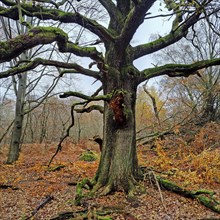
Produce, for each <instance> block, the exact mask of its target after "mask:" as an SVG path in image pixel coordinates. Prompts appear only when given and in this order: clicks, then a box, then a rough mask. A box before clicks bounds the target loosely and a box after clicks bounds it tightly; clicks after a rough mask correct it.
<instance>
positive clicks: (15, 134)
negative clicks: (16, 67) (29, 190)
mask: <svg viewBox="0 0 220 220" xmlns="http://www.w3.org/2000/svg"><path fill="white" fill-rule="evenodd" d="M26 81H27V73H23V74H22V75H20V76H19V82H18V90H17V97H16V108H15V122H14V127H13V130H12V136H11V143H10V147H9V153H8V159H7V163H8V164H11V163H13V162H15V161H16V160H18V157H19V152H20V144H21V135H22V126H23V119H24V101H25V93H26Z"/></svg>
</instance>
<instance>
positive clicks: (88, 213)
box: [50, 206, 123, 220]
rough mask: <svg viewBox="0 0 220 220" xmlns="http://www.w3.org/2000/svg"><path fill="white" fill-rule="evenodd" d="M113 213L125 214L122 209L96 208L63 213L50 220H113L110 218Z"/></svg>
mask: <svg viewBox="0 0 220 220" xmlns="http://www.w3.org/2000/svg"><path fill="white" fill-rule="evenodd" d="M113 213H123V211H122V209H121V208H120V207H116V206H115V207H114V206H112V207H111V206H110V207H101V208H99V209H97V208H95V207H92V208H91V207H90V208H86V209H83V210H81V211H75V212H63V213H60V214H58V216H55V217H53V218H51V219H50V220H63V219H74V220H82V219H99V220H113V218H112V217H111V216H110V215H111V214H113Z"/></svg>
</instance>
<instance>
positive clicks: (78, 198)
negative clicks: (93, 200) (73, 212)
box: [75, 179, 93, 205]
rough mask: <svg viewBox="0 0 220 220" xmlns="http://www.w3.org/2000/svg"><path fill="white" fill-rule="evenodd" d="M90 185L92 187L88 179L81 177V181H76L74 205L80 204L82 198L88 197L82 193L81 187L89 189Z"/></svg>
mask: <svg viewBox="0 0 220 220" xmlns="http://www.w3.org/2000/svg"><path fill="white" fill-rule="evenodd" d="M92 187H93V183H92V182H91V181H90V180H89V179H83V180H82V181H81V182H79V183H77V185H76V197H75V205H81V200H82V198H83V197H88V195H83V188H84V189H87V190H91V189H92Z"/></svg>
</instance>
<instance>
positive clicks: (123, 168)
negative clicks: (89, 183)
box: [94, 79, 138, 194]
mask: <svg viewBox="0 0 220 220" xmlns="http://www.w3.org/2000/svg"><path fill="white" fill-rule="evenodd" d="M105 82H107V83H104V93H106V94H107V93H108V94H109V93H112V98H111V100H110V101H109V102H105V106H104V134H103V146H102V154H101V160H100V164H99V168H98V170H97V173H96V178H95V179H96V185H95V187H94V190H95V191H97V190H98V189H100V188H101V190H100V193H101V194H108V193H109V192H111V191H115V190H122V191H125V192H127V193H130V192H132V191H133V189H134V186H135V183H136V180H135V179H136V177H137V174H138V161H137V153H136V135H135V99H136V84H135V83H134V82H132V81H131V80H126V81H123V80H121V81H120V83H119V81H117V79H115V80H108V81H105ZM118 85H121V86H120V87H119V86H118Z"/></svg>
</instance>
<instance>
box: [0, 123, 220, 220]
mask: <svg viewBox="0 0 220 220" xmlns="http://www.w3.org/2000/svg"><path fill="white" fill-rule="evenodd" d="M209 126H210V125H209ZM213 126H214V125H211V127H212V128H213ZM215 126H217V125H215ZM209 129H211V128H210V127H207V128H204V129H203V131H199V132H198V133H197V136H195V137H194V139H192V140H191V142H190V143H186V142H184V140H183V137H180V135H178V134H177V135H176V136H175V137H174V136H172V137H170V138H166V140H163V141H157V143H156V148H155V149H150V148H148V147H147V146H145V147H144V146H139V148H138V151H139V160H140V164H141V165H142V166H144V167H146V166H147V167H148V168H151V171H150V172H153V173H154V174H155V175H158V174H159V175H162V176H163V177H164V178H167V179H170V180H172V181H174V182H175V183H176V184H178V185H181V186H183V187H186V188H188V189H199V188H203V189H204V188H205V189H209V190H214V191H215V192H216V195H215V196H216V198H217V199H218V200H219V199H220V174H219V171H220V158H219V157H220V151H219V150H220V149H219V148H220V146H219V143H220V142H218V141H219V138H220V137H219V136H217V135H215V133H216V132H211V131H210V130H209ZM215 129H217V127H215ZM219 130H220V129H219ZM215 131H217V130H215ZM201 132H203V134H204V135H202V134H201ZM211 143H214V146H213V144H212V147H211V146H210V145H209V144H211ZM55 148H56V146H55V145H53V144H51V145H39V144H29V145H25V146H23V148H22V154H21V157H20V160H19V161H18V162H17V163H15V164H14V165H5V164H4V163H3V162H4V160H5V158H6V147H5V148H2V149H1V152H0V186H1V189H0V213H1V216H0V219H1V220H14V219H20V220H24V219H27V217H28V216H31V214H32V212H33V211H35V212H36V214H35V215H34V217H32V219H39V220H43V219H50V218H52V217H54V216H57V215H58V214H59V213H60V212H72V211H77V210H83V209H84V208H83V207H80V206H75V205H74V197H75V183H76V182H77V181H79V180H82V179H83V178H85V177H88V178H92V177H93V175H94V173H95V170H96V168H97V165H98V161H95V162H84V161H80V160H79V156H80V154H81V153H82V152H83V151H85V150H86V148H89V149H93V150H96V151H97V152H98V146H92V145H91V142H89V143H81V144H79V145H74V144H72V143H70V142H69V143H66V144H65V146H64V147H63V150H62V151H61V152H60V153H58V155H57V157H56V158H55V160H54V161H53V163H52V165H51V167H50V168H48V167H47V164H48V162H49V160H50V158H51V156H52V155H53V153H54V152H55ZM190 148H191V149H190ZM198 148H199V149H198ZM61 165H62V166H61ZM143 184H144V185H145V187H146V189H147V193H146V194H144V195H140V196H138V197H137V199H135V200H131V199H128V198H127V197H126V195H124V194H123V193H122V192H121V193H115V194H113V195H109V196H105V197H100V198H96V199H92V200H87V201H86V205H87V207H88V206H89V207H90V209H91V210H93V211H95V210H104V209H105V208H109V207H110V208H111V209H112V210H115V211H113V213H111V214H110V216H111V217H112V219H130V220H132V219H140V220H143V219H149V220H150V219H155V220H157V219H158V220H161V219H165V220H166V219H167V220H170V219H173V220H176V219H186V220H187V219H220V215H219V214H217V213H215V212H213V211H211V210H209V209H207V208H205V207H204V206H202V205H201V204H199V203H198V202H197V201H196V200H192V199H189V198H184V197H182V196H180V195H176V194H174V193H172V192H168V191H164V190H162V191H161V192H160V190H159V189H158V188H157V187H155V185H153V184H152V183H151V181H149V179H148V173H146V181H145V182H144V183H143ZM48 196H51V197H52V198H53V199H52V200H51V201H49V202H48V203H46V202H45V201H46V198H48ZM44 202H45V204H44ZM42 204H43V205H42ZM41 206H42V207H41ZM39 207H41V208H40V209H39V210H37V208H39Z"/></svg>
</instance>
